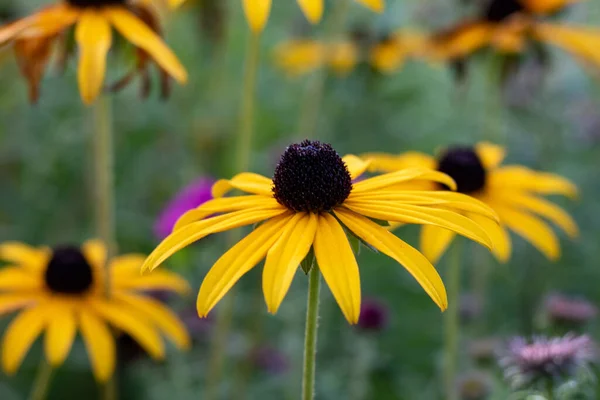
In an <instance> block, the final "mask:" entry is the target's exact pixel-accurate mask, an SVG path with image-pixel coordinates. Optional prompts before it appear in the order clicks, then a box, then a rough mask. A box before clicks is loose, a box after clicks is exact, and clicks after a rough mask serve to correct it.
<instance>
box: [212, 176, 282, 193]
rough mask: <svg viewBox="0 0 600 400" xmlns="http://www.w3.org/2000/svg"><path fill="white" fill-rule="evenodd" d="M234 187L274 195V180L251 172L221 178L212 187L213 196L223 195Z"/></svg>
mask: <svg viewBox="0 0 600 400" xmlns="http://www.w3.org/2000/svg"><path fill="white" fill-rule="evenodd" d="M233 189H238V190H241V191H242V192H247V193H252V194H260V195H264V196H273V181H272V180H271V179H269V178H267V177H264V176H262V175H259V174H253V173H251V172H243V173H241V174H237V175H236V176H234V177H233V178H231V179H220V180H218V181H217V182H215V184H214V185H213V187H212V196H213V197H215V198H217V197H223V196H225V195H226V194H227V193H228V192H230V191H231V190H233Z"/></svg>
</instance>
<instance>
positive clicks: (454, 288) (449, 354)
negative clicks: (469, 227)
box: [444, 240, 462, 400]
mask: <svg viewBox="0 0 600 400" xmlns="http://www.w3.org/2000/svg"><path fill="white" fill-rule="evenodd" d="M461 246H462V243H461V241H460V240H455V241H454V247H453V248H452V252H451V254H450V257H451V258H450V260H449V263H448V276H447V278H446V282H447V288H448V310H447V311H446V315H445V317H446V319H445V321H444V322H445V326H444V328H445V329H444V330H445V332H444V389H445V392H446V393H445V394H446V396H445V397H444V398H445V399H447V400H457V399H458V394H457V391H456V384H455V382H456V371H457V365H458V340H459V335H460V321H459V312H458V311H459V302H460V272H461V264H462V259H461V255H462V254H461V250H462V249H461Z"/></svg>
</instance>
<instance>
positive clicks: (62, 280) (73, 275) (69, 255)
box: [45, 246, 94, 295]
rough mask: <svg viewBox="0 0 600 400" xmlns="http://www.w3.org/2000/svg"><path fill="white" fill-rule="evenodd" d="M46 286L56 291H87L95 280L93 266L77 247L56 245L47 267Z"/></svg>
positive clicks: (72, 292) (75, 293) (78, 292)
mask: <svg viewBox="0 0 600 400" xmlns="http://www.w3.org/2000/svg"><path fill="white" fill-rule="evenodd" d="M45 281H46V286H47V287H48V289H50V290H51V291H52V292H54V293H61V294H70V295H77V294H83V293H85V292H86V291H87V290H88V289H89V288H90V287H91V286H92V283H93V282H94V280H93V273H92V267H91V266H90V264H89V263H88V262H87V260H86V259H85V256H84V255H83V254H82V253H81V251H79V249H78V248H76V247H71V246H61V247H56V248H55V249H54V250H53V253H52V259H50V262H49V263H48V266H47V267H46V274H45Z"/></svg>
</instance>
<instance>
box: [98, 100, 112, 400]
mask: <svg viewBox="0 0 600 400" xmlns="http://www.w3.org/2000/svg"><path fill="white" fill-rule="evenodd" d="M92 119H93V120H92V124H93V129H94V140H93V146H94V148H93V152H94V154H93V160H94V185H95V186H94V222H95V228H96V235H97V237H98V238H99V239H100V240H101V241H102V242H103V243H104V245H105V246H106V264H105V268H106V273H105V274H104V275H105V276H104V279H105V290H106V296H107V297H109V296H110V295H111V293H110V287H111V285H110V273H109V271H108V265H109V264H108V260H110V259H112V258H113V256H114V255H115V254H116V251H117V241H116V237H115V187H114V176H115V172H114V150H113V121H112V110H111V103H110V99H109V97H108V96H102V97H101V98H99V99H98V100H97V102H96V104H95V105H94V107H93V115H92ZM112 379H113V378H110V379H109V380H108V381H107V382H106V383H105V384H104V385H105V386H104V390H103V398H104V399H105V400H115V399H116V398H117V394H116V391H115V385H114V382H112Z"/></svg>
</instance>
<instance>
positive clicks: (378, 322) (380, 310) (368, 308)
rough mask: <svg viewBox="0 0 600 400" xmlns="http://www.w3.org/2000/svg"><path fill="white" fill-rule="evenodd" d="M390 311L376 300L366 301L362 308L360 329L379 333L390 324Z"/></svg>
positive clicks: (359, 321)
mask: <svg viewBox="0 0 600 400" xmlns="http://www.w3.org/2000/svg"><path fill="white" fill-rule="evenodd" d="M388 319H389V311H388V308H387V306H386V305H385V304H384V303H382V302H381V301H379V300H376V299H369V298H367V299H364V300H363V301H362V304H361V306H360V318H359V319H358V325H357V326H358V327H359V328H360V329H361V330H363V331H367V332H378V331H381V330H383V329H385V327H386V326H387V324H388Z"/></svg>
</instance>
